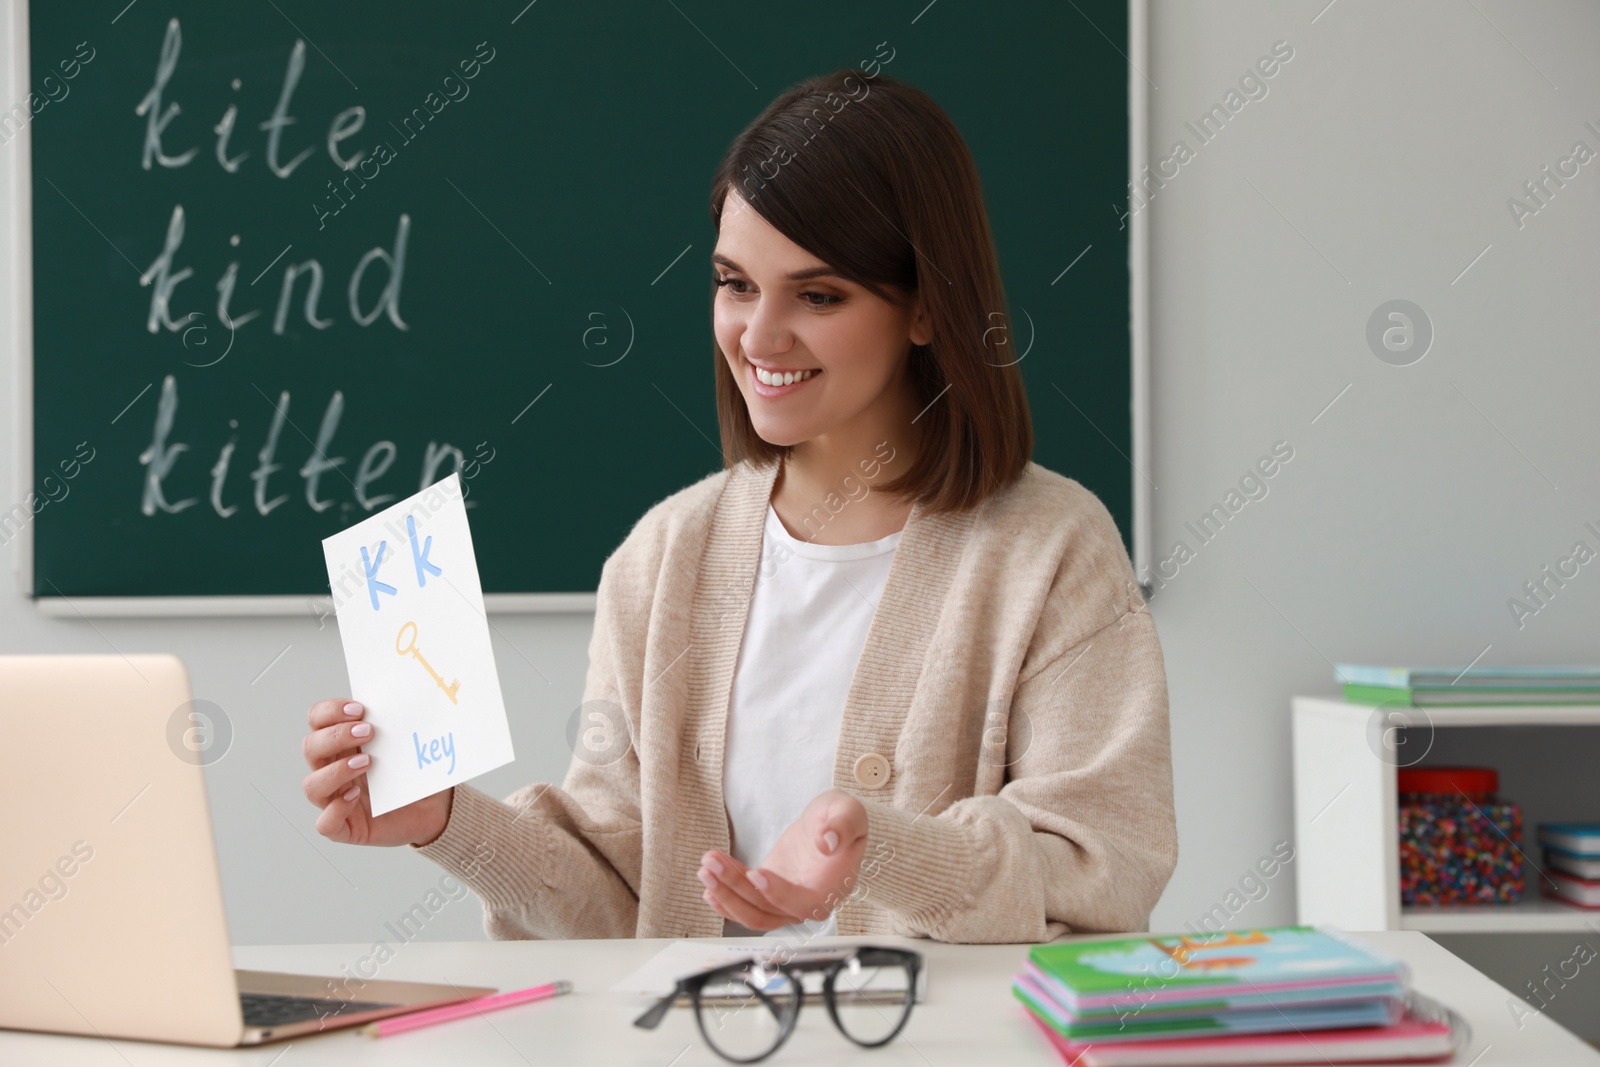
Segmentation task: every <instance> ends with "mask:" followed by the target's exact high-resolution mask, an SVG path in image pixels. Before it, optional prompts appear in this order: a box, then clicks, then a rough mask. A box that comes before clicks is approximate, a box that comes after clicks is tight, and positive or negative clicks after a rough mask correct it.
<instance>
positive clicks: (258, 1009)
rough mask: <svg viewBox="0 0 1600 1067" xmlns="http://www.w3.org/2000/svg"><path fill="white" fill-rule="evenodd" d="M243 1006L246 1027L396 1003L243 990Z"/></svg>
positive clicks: (324, 1017)
mask: <svg viewBox="0 0 1600 1067" xmlns="http://www.w3.org/2000/svg"><path fill="white" fill-rule="evenodd" d="M239 1006H240V1007H241V1008H242V1009H244V1024H245V1025H246V1026H265V1027H270V1026H288V1025H290V1024H291V1023H302V1022H308V1021H310V1020H312V1019H326V1018H333V1017H335V1016H339V1015H343V1014H346V1013H348V1014H351V1015H357V1014H359V1013H361V1012H365V1011H376V1010H377V1009H379V1008H392V1007H394V1005H393V1004H375V1003H371V1002H368V1001H362V1000H339V999H338V998H335V997H327V998H324V997H292V996H288V995H286V994H281V993H240V994H239Z"/></svg>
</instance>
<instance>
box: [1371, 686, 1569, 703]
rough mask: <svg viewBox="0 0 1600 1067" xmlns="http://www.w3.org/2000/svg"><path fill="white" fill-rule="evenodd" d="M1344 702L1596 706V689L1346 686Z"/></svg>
mask: <svg viewBox="0 0 1600 1067" xmlns="http://www.w3.org/2000/svg"><path fill="white" fill-rule="evenodd" d="M1344 699H1345V700H1346V701H1347V702H1348V703H1351V704H1380V705H1385V706H1391V705H1400V706H1403V707H1463V706H1466V707H1471V706H1476V705H1495V704H1600V689H1489V688H1468V687H1465V686H1455V687H1453V688H1449V689H1402V688H1398V687H1395V688H1389V687H1386V686H1381V685H1356V684H1353V683H1352V684H1346V685H1345V687H1344Z"/></svg>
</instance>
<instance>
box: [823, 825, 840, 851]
mask: <svg viewBox="0 0 1600 1067" xmlns="http://www.w3.org/2000/svg"><path fill="white" fill-rule="evenodd" d="M822 843H823V844H825V845H827V846H828V851H829V852H832V851H833V850H834V849H836V848H838V847H839V835H838V834H836V833H834V832H833V831H832V830H829V831H828V832H826V833H824V834H823V835H822Z"/></svg>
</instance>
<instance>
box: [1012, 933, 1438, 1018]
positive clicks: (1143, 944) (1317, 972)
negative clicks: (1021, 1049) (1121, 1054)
mask: <svg viewBox="0 0 1600 1067" xmlns="http://www.w3.org/2000/svg"><path fill="white" fill-rule="evenodd" d="M1028 959H1029V960H1030V961H1031V962H1032V963H1033V964H1034V966H1036V967H1037V968H1038V969H1039V970H1041V971H1043V972H1044V973H1045V974H1046V975H1048V976H1050V977H1051V978H1052V979H1054V980H1055V982H1054V983H1053V984H1052V991H1053V992H1057V991H1058V993H1059V995H1058V996H1057V999H1059V1000H1060V1001H1061V1004H1062V1007H1063V1008H1065V1009H1066V1011H1067V1012H1068V1013H1072V1014H1075V1013H1077V1012H1078V1011H1080V1010H1088V1009H1092V1008H1106V1007H1115V1006H1118V1005H1124V1004H1127V1005H1146V1004H1150V1003H1153V1002H1163V1001H1170V1000H1173V999H1187V998H1193V997H1195V996H1196V995H1197V994H1207V995H1210V996H1213V997H1229V996H1236V995H1239V994H1242V993H1249V992H1263V991H1265V992H1272V991H1274V990H1275V989H1278V988H1304V987H1306V986H1311V985H1316V984H1318V983H1338V982H1350V981H1371V982H1384V981H1389V982H1396V983H1400V984H1403V983H1404V982H1405V979H1406V977H1407V973H1406V969H1405V965H1404V964H1403V963H1400V962H1399V961H1398V960H1393V959H1387V958H1385V957H1382V956H1380V955H1378V954H1376V953H1374V952H1373V951H1371V950H1370V949H1367V948H1365V947H1362V946H1360V945H1357V944H1355V943H1353V942H1350V941H1347V940H1345V939H1344V938H1341V937H1337V936H1335V935H1333V934H1331V933H1329V932H1327V931H1324V930H1318V929H1315V928H1313V927H1310V926H1282V927H1273V928H1268V929H1263V930H1242V931H1226V932H1224V933H1222V934H1217V935H1215V936H1210V937H1202V938H1192V937H1187V936H1165V937H1131V938H1117V939H1112V940H1108V941H1074V942H1056V943H1051V944H1044V945H1035V946H1033V947H1032V948H1031V949H1029V951H1028Z"/></svg>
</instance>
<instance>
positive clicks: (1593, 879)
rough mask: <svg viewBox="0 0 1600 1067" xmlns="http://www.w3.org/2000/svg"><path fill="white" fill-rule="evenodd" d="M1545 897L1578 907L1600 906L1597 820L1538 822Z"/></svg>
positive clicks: (1599, 826)
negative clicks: (1595, 821) (1585, 821)
mask: <svg viewBox="0 0 1600 1067" xmlns="http://www.w3.org/2000/svg"><path fill="white" fill-rule="evenodd" d="M1539 843H1540V844H1541V845H1543V846H1544V870H1543V871H1542V872H1540V873H1542V874H1543V876H1544V877H1542V878H1541V879H1540V880H1539V884H1540V885H1541V886H1543V887H1544V892H1545V895H1546V896H1551V897H1555V898H1556V899H1557V900H1560V901H1562V902H1563V903H1567V904H1576V905H1577V906H1578V907H1580V908H1600V823H1575V822H1546V823H1540V824H1539Z"/></svg>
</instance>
